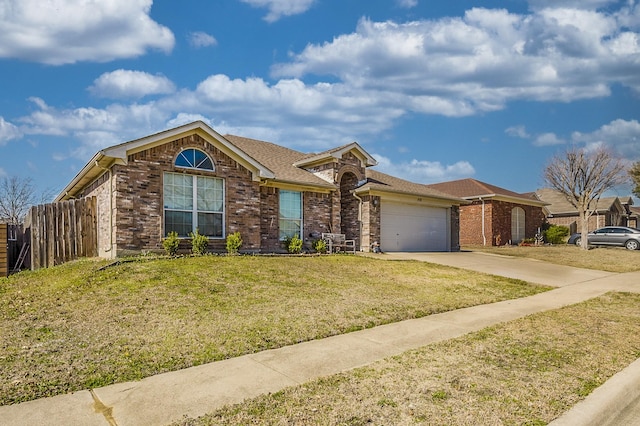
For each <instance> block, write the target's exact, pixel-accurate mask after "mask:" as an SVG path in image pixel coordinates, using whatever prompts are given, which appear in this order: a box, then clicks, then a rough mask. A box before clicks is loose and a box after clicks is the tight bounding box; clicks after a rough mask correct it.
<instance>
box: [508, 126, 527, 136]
mask: <svg viewBox="0 0 640 426" xmlns="http://www.w3.org/2000/svg"><path fill="white" fill-rule="evenodd" d="M504 132H505V133H506V134H507V135H509V136H513V137H514V138H520V139H529V138H531V135H530V134H529V133H527V129H526V128H525V126H522V125H520V126H513V127H509V128H508V129H506V130H505V131H504Z"/></svg>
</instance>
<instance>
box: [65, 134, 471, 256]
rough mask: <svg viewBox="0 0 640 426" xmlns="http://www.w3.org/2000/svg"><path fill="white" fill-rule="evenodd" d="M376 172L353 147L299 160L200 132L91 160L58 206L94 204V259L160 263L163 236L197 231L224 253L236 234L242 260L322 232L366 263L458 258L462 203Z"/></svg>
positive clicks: (258, 144)
mask: <svg viewBox="0 0 640 426" xmlns="http://www.w3.org/2000/svg"><path fill="white" fill-rule="evenodd" d="M376 164H377V163H376V160H375V159H374V158H372V157H371V156H370V155H369V154H368V153H367V152H366V151H365V150H364V149H362V147H360V145H358V144H357V143H355V142H354V143H351V144H348V145H345V146H342V147H339V148H336V149H332V150H329V151H325V152H322V153H319V154H304V153H301V152H298V151H294V150H291V149H288V148H285V147H282V146H279V145H275V144H272V143H269V142H263V141H258V140H254V139H248V138H243V137H238V136H231V135H227V136H221V135H220V134H218V133H216V132H215V131H214V130H213V129H211V128H210V127H209V126H208V125H206V124H205V123H203V122H200V121H197V122H194V123H190V124H187V125H184V126H181V127H177V128H174V129H171V130H167V131H164V132H161V133H157V134H154V135H150V136H147V137H144V138H142V139H137V140H133V141H130V142H126V143H123V144H120V145H116V146H112V147H110V148H106V149H104V150H101V151H99V152H98V153H97V154H96V155H95V156H94V157H93V158H92V159H91V160H90V161H89V162H88V163H87V165H86V166H85V167H84V168H83V169H82V170H81V171H80V172H79V173H78V175H77V176H76V177H75V178H74V179H73V180H72V181H71V182H70V183H69V184H68V185H67V187H66V188H65V189H64V190H63V191H62V192H61V194H60V195H58V197H57V198H56V201H63V200H68V199H72V198H81V197H88V196H95V197H97V205H98V215H97V217H98V220H97V222H98V251H99V254H100V256H103V257H116V256H122V255H126V254H129V253H136V252H140V251H145V250H149V251H160V250H162V239H163V238H164V237H165V236H166V235H167V234H168V233H169V232H171V231H176V232H177V233H178V234H179V236H180V237H182V238H184V239H185V240H187V239H188V236H189V233H191V232H193V231H195V230H196V229H198V231H199V232H200V233H201V234H204V235H207V236H208V237H209V238H210V244H209V247H210V248H211V249H212V250H213V251H221V252H222V251H225V238H226V236H227V235H229V234H231V233H233V232H236V231H238V232H240V234H241V236H242V239H243V242H244V244H243V246H242V251H243V252H255V253H257V252H281V251H283V245H282V240H283V239H285V238H286V237H292V236H294V235H298V236H300V238H302V239H303V241H304V243H305V247H311V245H312V244H313V242H314V241H315V240H317V239H319V238H320V237H321V234H322V233H325V232H332V233H342V234H345V235H346V238H347V239H354V240H356V244H357V246H358V248H359V249H362V250H363V251H368V250H369V249H370V247H371V244H373V243H374V241H377V242H379V243H380V246H381V248H382V250H383V251H457V250H459V240H458V236H459V224H458V215H459V206H460V205H461V204H464V203H465V201H464V200H461V199H459V198H457V197H455V196H452V195H448V194H444V193H442V192H439V191H437V190H435V189H432V188H429V187H427V186H426V185H421V184H416V183H412V182H408V181H406V180H402V179H399V178H395V177H392V176H389V175H386V174H384V173H380V172H377V171H375V170H371V169H370V167H371V166H374V165H376ZM185 246H186V243H185Z"/></svg>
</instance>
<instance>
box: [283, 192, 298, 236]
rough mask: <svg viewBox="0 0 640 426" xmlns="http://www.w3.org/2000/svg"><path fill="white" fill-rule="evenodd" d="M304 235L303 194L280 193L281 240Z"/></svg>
mask: <svg viewBox="0 0 640 426" xmlns="http://www.w3.org/2000/svg"><path fill="white" fill-rule="evenodd" d="M296 235H297V236H298V237H300V236H301V235H302V193H301V192H297V191H280V239H281V240H284V239H285V238H292V237H294V236H296Z"/></svg>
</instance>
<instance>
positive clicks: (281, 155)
mask: <svg viewBox="0 0 640 426" xmlns="http://www.w3.org/2000/svg"><path fill="white" fill-rule="evenodd" d="M224 138H225V139H226V140H228V141H229V142H231V143H232V144H234V145H235V146H237V147H238V148H240V149H241V150H242V151H244V152H245V153H247V154H248V155H250V156H251V157H253V158H254V159H255V160H256V161H258V162H260V163H261V164H263V165H264V166H265V167H267V168H269V170H271V171H272V172H273V173H274V174H275V175H276V180H279V181H284V182H293V183H299V184H302V185H304V184H307V185H314V186H324V187H335V185H332V184H331V183H329V182H327V181H325V180H323V179H321V178H319V177H317V176H316V175H314V174H313V173H309V172H307V171H306V170H303V169H301V168H298V167H296V166H294V165H293V163H295V162H296V161H299V160H301V159H303V158H305V157H307V154H304V153H302V152H298V151H295V150H293V149H289V148H286V147H284V146H280V145H276V144H274V143H271V142H265V141H260V140H256V139H250V138H245V137H242V136H235V135H225V136H224Z"/></svg>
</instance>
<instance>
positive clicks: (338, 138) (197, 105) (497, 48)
mask: <svg viewBox="0 0 640 426" xmlns="http://www.w3.org/2000/svg"><path fill="white" fill-rule="evenodd" d="M252 4H254V5H258V3H257V2H254V3H252ZM260 4H261V5H263V6H265V7H267V6H268V5H269V4H271V5H274V4H275V3H268V2H263V3H260ZM280 4H281V5H284V4H289V3H286V2H285V3H280ZM297 4H298V5H301V4H302V3H297ZM310 4H311V3H309V5H310ZM0 10H1V9H0ZM0 13H2V12H0ZM634 13H637V11H631V10H622V9H621V10H619V11H618V12H615V13H613V12H607V13H605V12H599V13H595V12H592V11H585V10H580V11H572V12H569V11H567V10H563V9H544V10H543V11H540V12H535V13H531V14H527V15H516V14H511V13H508V12H507V11H505V10H489V9H479V8H476V9H472V10H470V11H468V12H467V13H466V14H465V15H464V17H460V18H445V19H439V20H430V21H414V22H407V23H402V24H398V23H394V22H372V21H369V20H366V19H365V20H362V21H361V22H360V23H359V25H358V27H357V29H356V31H355V32H353V33H352V34H346V35H342V36H338V37H336V38H335V39H334V40H332V41H331V42H327V43H324V44H322V45H309V46H308V47H307V48H305V49H304V50H303V51H302V52H300V53H299V54H296V55H293V56H292V57H291V61H290V62H288V63H285V64H279V65H278V66H276V67H274V69H273V75H274V76H276V77H279V79H276V80H275V81H274V82H270V81H267V80H265V79H262V78H245V79H232V78H230V77H228V76H226V75H221V74H219V75H211V76H209V77H207V78H205V79H204V80H203V81H202V82H200V84H198V85H197V87H196V88H195V89H193V90H192V89H187V88H177V89H176V88H175V87H173V84H172V83H171V82H170V81H169V80H168V79H165V78H164V77H161V76H154V75H151V74H147V73H139V74H136V72H134V71H124V70H119V71H118V72H114V73H107V74H104V75H103V76H101V77H99V78H98V79H97V80H96V81H95V83H94V86H92V87H93V90H95V91H96V94H98V93H102V94H103V93H106V92H107V91H108V92H109V93H110V95H111V96H114V97H122V96H124V95H125V94H127V95H128V96H129V95H131V96H133V94H135V97H133V99H135V98H139V97H141V96H145V95H147V94H154V95H158V96H157V97H156V98H154V99H153V101H146V102H141V101H139V100H138V101H135V102H134V101H131V100H122V101H120V102H119V103H113V104H110V105H107V106H105V107H103V108H89V107H84V108H73V109H63V108H56V107H52V106H49V105H47V104H46V103H45V102H44V101H43V100H42V99H39V98H33V99H31V100H32V102H33V103H34V105H35V110H34V111H33V112H32V113H31V114H29V115H28V116H25V117H21V118H19V119H15V120H13V122H14V123H15V125H14V127H10V126H7V128H10V129H13V131H14V132H15V131H16V129H19V132H21V133H23V134H29V135H36V134H39V135H54V136H65V137H75V138H77V139H78V140H79V141H80V142H81V143H82V144H83V146H84V147H85V149H86V150H88V151H91V153H93V152H94V150H95V149H100V148H102V147H104V146H102V145H103V144H105V143H107V142H108V141H112V140H114V141H124V140H129V139H133V138H136V137H140V136H144V135H146V134H150V133H153V132H156V131H159V130H162V129H165V128H168V127H172V126H173V125H179V124H183V123H185V122H187V121H191V120H192V119H202V120H203V121H205V122H208V123H212V124H213V127H214V128H215V129H216V130H219V131H221V132H222V133H225V132H229V133H235V134H241V135H244V136H249V137H254V138H257V139H265V140H270V141H273V142H276V143H281V144H283V145H286V146H291V147H295V148H300V149H302V150H305V149H309V150H315V151H317V150H322V149H324V148H328V147H331V146H336V145H339V144H341V143H348V142H351V141H353V140H361V141H366V140H367V139H368V138H369V137H376V138H379V137H380V136H381V135H382V137H384V136H385V135H384V132H387V131H388V130H389V129H391V128H393V126H394V125H395V124H396V122H397V120H398V119H399V118H400V117H403V116H404V115H406V114H436V115H445V116H464V115H472V114H477V113H481V112H485V111H494V110H497V109H500V108H503V107H504V106H505V105H506V103H508V102H509V101H512V100H518V99H525V100H537V101H546V100H553V101H571V100H574V99H582V98H591V97H597V96H605V95H607V94H608V93H609V85H611V84H613V83H621V84H625V85H628V86H630V87H638V88H640V63H638V62H637V57H638V55H637V53H634V52H637V51H638V49H640V44H639V43H638V39H639V38H640V36H639V34H638V33H637V32H633V31H635V30H634V27H633V26H632V25H627V26H626V27H625V28H624V30H623V29H622V28H621V27H620V23H621V22H623V21H624V19H622V18H621V17H627V18H628V17H631V16H635V15H633V14H634ZM625 19H626V18H625ZM573 21H575V22H573ZM545 22H549V23H550V24H549V26H548V27H547V26H545ZM1 37H2V36H1V35H0V38H1ZM569 41H570V42H569ZM585 41H587V42H585ZM570 44H575V46H574V48H570V46H569V45H570ZM572 49H573V50H572ZM309 74H313V75H314V81H317V80H318V78H317V76H320V80H322V77H321V76H322V75H330V76H332V80H334V82H331V83H325V82H318V83H307V82H305V81H304V77H305V76H306V75H309ZM132 82H133V83H132ZM134 83H135V84H134ZM634 85H635V86H634ZM132 86H140V87H134V88H131V87H132ZM122 99H125V98H122ZM130 99H131V98H130ZM627 123H629V122H627ZM17 125H19V127H15V126H17ZM621 127H622V126H616V128H617V129H620V128H621ZM505 132H506V133H507V134H508V135H511V136H514V137H521V138H525V139H531V141H532V143H534V144H537V145H550V144H551V145H553V144H559V143H564V140H563V139H562V137H561V136H556V135H555V134H551V133H550V134H547V135H532V134H530V133H529V132H528V131H527V129H526V128H524V126H514V127H512V128H509V129H506V130H505ZM602 132H604V130H602ZM6 134H12V135H13V134H14V133H9V132H8V131H6V130H5V135H6ZM374 135H375V136H374ZM13 137H14V138H15V137H20V134H18V136H13ZM85 137H88V138H89V139H88V140H85V139H84V138H85ZM575 137H576V138H578V139H581V138H587V137H594V138H595V136H594V135H580V136H575ZM1 138H2V136H0V143H1V141H2V139H1ZM5 141H6V136H5ZM618 145H619V146H622V145H623V144H622V142H620V143H619V144H618ZM625 149H626V150H632V149H631V148H625ZM402 167H406V168H407V170H412V171H413V172H412V173H414V174H415V176H414V178H420V177H421V176H437V175H438V173H440V174H448V175H456V174H458V175H463V176H462V177H466V176H468V174H469V173H471V172H472V170H473V167H471V165H470V164H469V163H467V162H459V163H456V164H452V165H442V164H440V163H437V162H433V163H428V162H420V161H418V160H416V163H415V164H409V163H407V164H403V165H402ZM403 173H404V172H403V170H398V171H397V173H392V174H403ZM420 173H422V175H421V174H420ZM465 173H467V174H466V175H465ZM407 177H408V178H410V177H411V176H407ZM458 177H459V176H458ZM436 179H437V180H443V179H442V178H440V177H437V178H436Z"/></svg>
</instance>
